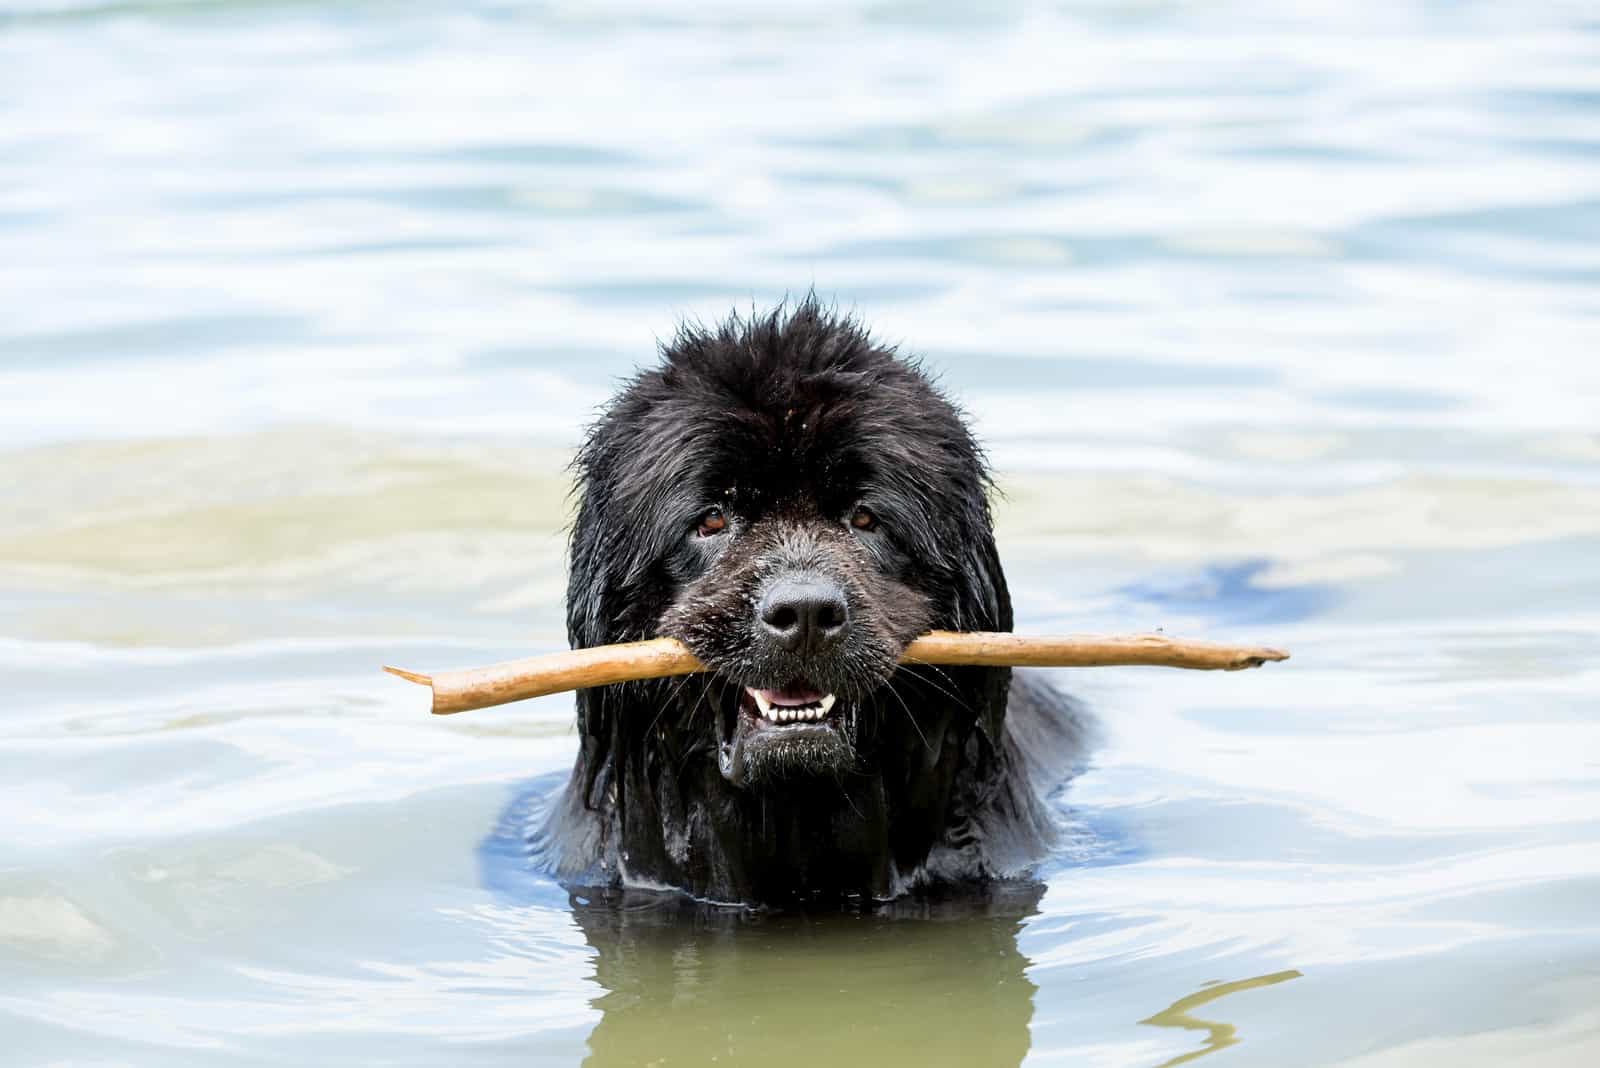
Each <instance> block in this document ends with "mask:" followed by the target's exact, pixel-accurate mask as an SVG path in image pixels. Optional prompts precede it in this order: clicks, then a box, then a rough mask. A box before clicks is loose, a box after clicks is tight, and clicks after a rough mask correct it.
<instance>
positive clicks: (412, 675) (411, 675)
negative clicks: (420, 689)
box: [383, 664, 433, 686]
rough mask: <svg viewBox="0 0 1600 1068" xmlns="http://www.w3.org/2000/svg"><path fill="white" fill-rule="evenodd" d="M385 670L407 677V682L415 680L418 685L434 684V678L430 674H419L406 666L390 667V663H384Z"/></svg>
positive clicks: (399, 676)
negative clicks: (408, 669)
mask: <svg viewBox="0 0 1600 1068" xmlns="http://www.w3.org/2000/svg"><path fill="white" fill-rule="evenodd" d="M383 670H385V671H387V672H388V673H389V674H391V675H394V676H397V677H398V678H402V679H405V680H406V681H407V682H414V683H416V684H417V685H418V686H432V685H433V679H432V678H431V677H430V676H428V675H419V674H417V673H416V672H415V671H407V670H406V669H405V668H397V667H390V666H389V665H388V664H385V665H383Z"/></svg>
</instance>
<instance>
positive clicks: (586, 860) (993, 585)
mask: <svg viewBox="0 0 1600 1068" xmlns="http://www.w3.org/2000/svg"><path fill="white" fill-rule="evenodd" d="M575 466H576V470H577V475H578V492H579V494H580V495H581V501H580V504H579V508H578V513H577V518H576V523H575V526H574V528H573V532H572V546H571V571H570V577H569V586H568V592H567V626H568V634H569V637H570V639H571V642H572V644H573V645H574V646H592V645H605V644H608V643H612V642H626V641H635V640H638V639H642V638H651V637H657V636H660V635H670V636H673V637H676V638H679V639H681V640H682V641H684V642H685V643H687V644H688V646H689V647H690V648H691V649H693V650H694V652H695V654H696V655H697V656H699V657H700V659H701V660H702V661H704V662H705V663H706V665H707V666H708V667H709V669H710V670H709V671H708V672H707V673H705V674H702V675H693V676H687V677H682V678H677V679H663V680H654V681H647V682H635V683H627V684H623V685H617V686H609V687H603V688H597V689H591V690H584V691H580V692H579V694H578V698H577V701H578V732H579V736H580V748H579V753H578V758H577V765H576V767H575V768H574V769H573V772H572V778H571V780H570V782H568V784H567V785H566V787H565V789H564V790H563V791H562V793H561V794H560V796H559V797H557V798H555V799H554V800H553V802H552V803H551V806H550V807H549V808H548V809H547V810H546V812H545V813H544V815H543V816H542V817H541V818H540V820H539V821H538V825H537V826H536V827H535V828H534V833H533V841H534V845H535V848H536V852H537V853H539V854H540V855H541V856H542V857H543V859H544V861H545V863H546V864H547V866H548V867H549V868H550V869H551V870H552V871H553V874H554V875H555V876H556V877H557V878H558V879H559V880H560V881H561V882H562V883H564V884H565V885H567V886H569V887H591V888H602V887H619V886H623V887H650V888H658V889H676V890H681V891H686V892H687V893H688V894H690V895H692V896H694V897H696V898H700V899H702V900H708V901H718V902H744V903H764V904H782V903H786V902H787V903H794V902H803V901H813V900H818V899H828V900H840V901H848V900H857V901H869V900H884V899H888V898H893V897H896V896H898V895H900V894H903V893H906V892H908V891H913V890H921V889H928V888H934V887H940V886H946V885H949V884H953V883H972V882H982V881H986V880H991V879H996V878H1005V877H1008V876H1014V875H1019V874H1022V873H1023V872H1025V870H1026V869H1027V867H1028V866H1029V865H1030V864H1032V863H1034V862H1035V861H1037V860H1039V859H1040V857H1041V856H1043V855H1044V853H1045V852H1046V851H1047V850H1048V849H1049V847H1050V845H1051V843H1052V841H1053V840H1054V838H1055V834H1056V831H1057V828H1056V823H1055V819H1054V817H1053V816H1052V813H1051V810H1050V808H1049V806H1048V805H1047V804H1046V802H1045V795H1046V794H1048V793H1049V792H1050V791H1051V790H1053V789H1054V788H1055V787H1057V786H1058V785H1059V784H1060V783H1061V782H1062V781H1063V780H1064V779H1065V777H1066V776H1067V775H1068V774H1069V772H1070V769H1071V767H1072V765H1073V764H1074V763H1075V762H1076V761H1077V760H1078V759H1079V757H1080V756H1081V753H1082V743H1083V735H1084V729H1085V728H1084V724H1085V720H1084V719H1083V717H1082V716H1081V715H1080V714H1079V712H1078V711H1077V710H1076V708H1075V707H1074V706H1073V705H1072V704H1071V703H1070V702H1069V701H1067V700H1066V699H1065V698H1062V697H1060V696H1058V695H1056V694H1054V693H1052V692H1051V691H1050V690H1049V689H1048V688H1047V687H1045V686H1043V685H1042V684H1041V683H1039V682H1037V681H1033V680H1030V679H1028V678H1027V677H1026V676H1022V675H1019V676H1017V677H1013V675H1012V673H1011V671H1009V670H1008V669H1003V668H966V667H962V668H945V669H941V668H935V667H931V666H916V667H911V666H902V665H900V664H899V663H898V659H899V656H900V653H901V651H902V650H903V649H904V648H905V646H906V645H907V643H909V642H910V641H911V640H912V639H913V638H915V637H916V636H917V635H918V634H920V633H922V632H923V631H926V630H928V629H930V628H945V629H950V630H1010V629H1011V598H1010V595H1009V593H1008V592H1007V590H1006V580H1005V575H1004V573H1003V572H1002V571H1001V568H1000V560H999V557H998V556H997V555H996V552H995V543H994V533H993V530H992V526H991V522H990V515H989V504H988V497H987V494H988V491H989V489H990V484H989V477H988V473H987V471H986V469H985V466H984V460H983V455H982V453H981V451H980V449H979V447H978V445H977V444H976V443H975V442H974V441H973V438H972V435H971V433H970V432H969V430H968V428H967V426H966V423H965V422H964V421H963V418H962V415H961V413H960V412H959V411H958V410H957V409H956V408H955V407H953V406H952V405H951V403H950V402H949V401H948V400H946V399H945V397H944V396H943V395H942V394H941V393H940V392H939V390H938V389H936V388H935V387H934V385H933V384H932V383H931V382H930V381H929V379H928V377H927V376H926V375H925V374H924V373H923V372H922V371H921V370H920V369H919V367H918V366H917V365H916V364H915V363H913V362H910V361H907V360H904V359H901V358H899V357H898V356H896V354H895V352H894V351H893V350H892V349H890V348H887V347H885V346H883V345H880V344H878V343H876V342H875V341H873V340H872V338H871V337H869V336H868V334H867V332H866V331H865V330H864V329H863V328H862V327H861V326H860V325H858V324H857V323H856V322H854V321H852V320H851V319H849V318H847V317H843V316H840V315H837V314H835V313H833V312H831V311H830V310H828V309H826V308H823V307H821V306H819V305H818V303H817V302H816V300H815V299H814V298H808V299H806V300H804V301H802V302H801V303H799V304H798V305H797V306H795V307H794V308H792V309H788V310H786V309H782V308H780V309H779V310H777V311H775V312H772V313H771V314H768V315H764V316H752V317H751V318H750V319H748V320H746V319H742V318H739V317H737V316H736V317H734V318H732V319H730V320H729V321H728V322H726V323H723V324H722V325H720V326H719V327H717V328H716V329H714V330H708V329H704V328H701V327H696V326H686V327H684V328H682V329H681V330H680V331H679V333H678V335H677V336H676V337H675V338H674V339H673V340H672V342H671V343H670V344H668V345H666V346H664V351H663V353H662V361H661V365H660V366H659V367H657V368H654V369H652V370H647V371H644V372H642V373H640V374H639V375H638V376H637V377H635V378H634V379H632V381H631V382H629V383H628V384H627V385H626V386H625V387H624V388H623V389H622V391H621V393H620V394H619V395H618V396H617V397H616V398H615V400H614V401H613V402H612V403H611V405H610V406H609V407H608V408H607V410H606V411H605V412H604V413H603V414H602V416H601V417H600V419H599V421H598V422H597V423H596V424H595V425H594V427H593V428H592V430H591V432H590V435H589V438H588V441H587V443H586V444H585V445H584V447H583V449H582V451H581V453H580V454H579V456H578V459H577V461H576V465H575Z"/></svg>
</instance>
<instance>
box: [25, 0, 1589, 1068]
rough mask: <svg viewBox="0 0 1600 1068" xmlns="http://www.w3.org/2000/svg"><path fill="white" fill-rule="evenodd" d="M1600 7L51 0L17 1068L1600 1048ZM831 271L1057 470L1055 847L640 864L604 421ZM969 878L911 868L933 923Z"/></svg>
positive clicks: (1033, 541) (41, 147) (1026, 517)
mask: <svg viewBox="0 0 1600 1068" xmlns="http://www.w3.org/2000/svg"><path fill="white" fill-rule="evenodd" d="M1597 61H1600V22H1597V21H1596V19H1595V16H1594V12H1593V9H1592V7H1590V6H1589V5H1584V4H1576V3H1575V4H1570V5H1558V4H1518V5H1504V4H1501V5H1490V4H1482V5H1474V4H1463V5H1456V4H1421V5H1408V4H1398V5H1397V4H1383V5H1367V6H1366V7H1365V8H1364V9H1360V10H1357V9H1355V8H1354V7H1352V6H1351V5H1345V4H1326V5H1321V4H1315V3H1306V4H1295V5H1278V4H1264V3H1263V4H1259V5H1256V4H1248V3H1241V4H1229V5H1215V4H1183V3H1159V4H1128V5H1123V4H1104V3H1102V4H1087V5H1070V6H1067V5H1063V6H1059V7H1044V6H1035V5H1020V4H1018V5H1012V4H994V5H986V6H984V7H983V8H982V10H981V11H980V10H976V9H974V8H969V7H967V6H964V5H945V4H940V3H917V2H911V3H878V4H873V3H862V2H846V0H837V2H833V3H829V4H826V5H794V6H791V7H784V8H778V7H776V6H775V5H759V6H758V5H750V6H742V5H732V4H721V5H710V6H708V5H704V4H701V5H684V6H669V5H665V4H646V3H642V2H640V3H634V4H628V3H617V4H599V5H596V4H582V5H579V4H570V5H564V4H548V5H535V6H518V5H511V4H490V3H476V4H453V5H444V4H438V5H434V4H420V3H417V4H399V3H393V4H377V3H372V4H363V3H343V4H308V3H228V4H222V3H218V4H211V3H198V2H175V3H163V2H159V0H150V2H142V3H137V2H110V0H108V2H105V3H95V2H92V0H60V2H52V0H21V2H13V0H7V2H4V3H0V252H3V254H0V397H4V398H5V400H6V403H5V404H4V406H3V409H0V411H3V414H0V471H3V472H4V475H5V477H4V479H3V481H0V668H3V671H4V677H5V679H6V683H7V688H8V691H9V700H8V701H7V711H6V713H4V715H3V716H0V812H4V814H5V824H4V827H5V830H4V832H3V834H0V1049H3V1050H4V1051H5V1052H4V1054H3V1055H0V1060H4V1061H5V1062H6V1063H8V1064H9V1063H18V1064H43V1063H52V1064H57V1063H62V1064H64V1063H71V1064H122V1063H137V1064H141V1065H144V1064H169V1063H173V1064H179V1063H240V1064H249V1063H271V1064H283V1063H328V1062H334V1061H350V1062H360V1063H371V1062H374V1061H385V1062H389V1063H418V1064H436V1063H452V1064H456V1063H463V1064H464V1063H472V1064H476V1063H502V1062H503V1063H513V1062H514V1063H517V1064H521V1065H525V1064H529V1063H538V1064H544V1063H548V1064H574V1063H578V1062H579V1061H581V1060H583V1059H584V1058H585V1057H588V1058H589V1063H590V1064H592V1065H597V1066H598V1065H608V1064H617V1065H635V1064H641V1063H657V1064H682V1063H703V1062H706V1061H708V1060H709V1059H710V1057H712V1056H717V1057H719V1058H720V1060H719V1061H718V1063H767V1064H773V1065H782V1064H815V1063H884V1064H902V1063H903V1064H976V1063H991V1064H1015V1063H1017V1062H1019V1061H1024V1060H1025V1061H1026V1063H1029V1064H1037V1065H1042V1064H1050V1063H1070V1064H1082V1065H1093V1066H1120V1065H1133V1066H1149V1068H1154V1066H1157V1065H1163V1064H1165V1065H1172V1064H1177V1063H1191V1062H1192V1059H1193V1058H1202V1059H1206V1060H1205V1063H1206V1064H1208V1065H1210V1064H1216V1065H1223V1064H1234V1065H1254V1064H1261V1065H1281V1064H1297V1065H1331V1064H1352V1065H1361V1066H1363V1068H1376V1066H1386V1065H1415V1064H1427V1063H1449V1064H1452V1065H1501V1064H1508V1063H1516V1064H1519V1065H1520V1064H1525V1065H1538V1066H1548V1065H1580V1064H1593V1063H1597V1062H1600V1013H1597V1010H1596V1008H1595V1005H1596V1003H1597V995H1600V910H1597V908H1596V905H1595V902H1596V900H1600V788H1597V784H1600V709H1597V702H1596V696H1597V693H1600V668H1597V667H1596V664H1597V655H1596V654H1597V653H1600V640H1597V637H1596V635H1597V625H1600V435H1597V433H1596V430H1597V420H1596V416H1597V415H1600V360H1597V359H1596V357H1595V355H1594V354H1595V352H1596V351H1597V350H1600V288H1597V285H1596V283H1597V282H1600V62H1597ZM812 285H815V286H816V288H817V289H818V290H819V292H821V293H822V294H823V295H824V296H827V297H830V298H833V299H837V300H838V301H839V302H840V303H841V304H842V305H843V306H846V307H853V308H856V309H858V310H859V311H860V312H861V313H862V314H863V316H865V317H866V318H867V319H868V320H869V321H870V322H871V323H872V324H874V326H875V327H876V329H877V330H878V331H879V332H880V333H881V335H882V336H884V337H886V338H889V339H891V340H895V341H899V342H902V343H903V344H904V345H905V346H906V347H907V348H908V350H911V351H914V352H917V353H920V354H922V355H924V356H925V357H926V359H927V361H928V363H929V365H930V366H931V367H932V368H934V369H936V370H937V371H939V372H940V373H941V374H942V375H943V378H944V381H945V383H946V384H947V385H948V387H949V388H950V389H951V390H952V391H954V392H955V393H956V394H958V395H959V396H960V398H961V399H962V400H963V402H964V403H965V404H966V405H967V407H968V408H969V410H970V411H971V413H972V415H973V417H974V419H975V421H976V423H977V426H978V428H979V430H980V432H981V433H982V434H983V435H984V437H985V438H986V439H987V440H988V442H989V444H990V446H991V451H992V455H993V458H994V460H995V462H996V464H997V465H998V467H999V468H1000V470H1001V472H1002V483H1003V485H1004V488H1005V489H1006V491H1007V497H1006V499H1005V500H1004V501H1003V502H1001V503H1000V505H999V523H1000V534H1001V547H1002V552H1003V555H1004V557H1005V560H1006V563H1007V566H1008V569H1009V572H1010V576H1011V583H1012V588H1013V590H1014V592H1015V595H1016V600H1017V604H1018V610H1019V617H1020V618H1019V625H1020V626H1021V628H1022V629H1027V630H1034V631H1045V630H1057V629H1113V630H1129V629H1135V628H1145V627H1155V626H1163V627H1165V628H1167V629H1168V630H1169V631H1172V632H1176V633H1188V634H1194V635H1203V636H1211V637H1217V638H1230V637H1236V638H1243V639H1261V640H1269V641H1274V642H1281V643H1283V644H1285V645H1287V646H1288V647H1290V648H1291V649H1292V650H1293V651H1294V654H1295V659H1294V660H1293V661H1291V662H1290V663H1289V664H1287V665H1281V666H1277V667H1272V668H1269V669H1266V670H1263V671H1259V672H1251V673H1247V674H1244V675H1233V676H1221V677H1212V676H1204V675H1195V674H1189V673H1180V672H1163V671H1155V670H1138V669H1118V670H1105V671H1097V672H1080V673H1077V674H1073V675H1070V676H1068V675H1067V674H1066V673H1062V675H1061V677H1060V681H1061V682H1062V683H1063V685H1066V686H1068V687H1069V688H1071V689H1072V690H1074V691H1075V692H1077V693H1078V694H1080V695H1081V696H1083V697H1085V698H1087V699H1088V700H1089V701H1090V702H1091V703H1092V705H1093V706H1094V708H1096V709H1097V710H1098V712H1099V713H1100V715H1101V716H1102V717H1103V719H1104V721H1105V725H1106V730H1107V735H1108V737H1107V742H1106V745H1105V746H1104V747H1103V748H1102V749H1101V750H1100V751H1099V753H1098V754H1097V757H1096V760H1095V764H1094V766H1093V768H1092V769H1091V770H1090V771H1089V772H1088V773H1087V774H1086V775H1085V776H1084V777H1083V778H1082V779H1080V780H1079V781H1078V782H1077V783H1076V784H1075V785H1074V786H1073V788H1072V790H1071V792H1070V793H1069V794H1068V795H1067V798H1066V803H1067V804H1069V805H1070V806H1071V813H1072V818H1073V819H1074V820H1075V823H1076V825H1077V826H1078V828H1079V830H1080V834H1079V836H1078V838H1077V839H1076V843H1077V844H1076V845H1075V846H1074V849H1073V850H1071V851H1070V852H1069V853H1068V854H1066V855H1064V856H1062V857H1060V858H1058V859H1057V860H1056V861H1054V862H1052V863H1051V864H1049V865H1047V866H1046V868H1045V869H1044V870H1043V871H1042V872H1041V878H1042V882H1041V884H1040V885H1038V886H1035V887H1032V888H1027V887H1021V888H1014V889H1013V891H1012V892H1009V893H1007V894H1005V895H1001V896H1000V897H998V898H997V899H996V900H992V901H989V902H986V903H981V904H973V903H965V904H961V903H951V904H949V905H947V906H944V907H941V908H937V909H932V910H929V911H930V914H929V915H922V916H915V915H912V916H908V915H899V914H896V915H889V916H882V917H873V916H836V917H788V918H784V917H739V916H731V917H730V916H720V917H719V916H711V917H707V916H698V917H695V916H691V917H683V916H679V915H677V914H675V913H670V912H669V913H668V914H663V913H662V912H661V911H660V910H659V909H655V910H652V909H632V910H629V911H627V912H619V911H617V910H615V909H610V908H607V907H605V906H604V904H603V903H588V904H584V903H581V902H571V901H569V900H568V899H567V897H566V895H565V894H563V893H561V892H560V891H559V890H558V889H556V888H554V887H551V886H549V885H548V884H544V883H541V882H540V881H538V880H537V879H534V878H532V877H530V876H529V875H528V873H527V872H526V871H525V870H523V867H522V866H521V865H520V864H519V863H518V858H517V857H516V855H515V854H514V852H512V851H510V850H508V849H507V848H506V842H507V839H506V837H505V836H504V834H503V833H500V832H497V830H496V828H497V827H498V826H500V821H501V820H502V816H503V815H504V814H505V813H506V811H507V809H508V806H515V805H516V804H517V803H519V799H525V798H526V796H527V794H528V791H529V789H530V786H529V784H530V782H531V781H533V780H535V779H536V778H537V777H539V776H547V775H549V774H551V773H555V772H559V770H560V769H562V768H564V767H565V766H567V765H568V763H569V761H570V759H571V754H572V752H573V748H574V739H573V736H572V734H571V731H570V728H569V719H570V705H569V702H568V701H567V700H564V699H561V698H551V699H546V700H541V701H536V702H532V703H530V704H526V705H522V706H515V707H508V708H503V709H499V710H494V711H486V712H481V713H474V714H469V715H463V716H459V717H455V718H452V719H448V720H433V719H430V718H429V717H427V716H426V715H425V714H423V712H422V709H421V707H420V700H421V699H420V697H419V694H418V693H417V692H416V691H414V690H413V689H412V688H410V687H407V686H405V685H403V684H401V683H399V682H396V681H395V680H393V679H390V678H387V677H385V676H382V675H380V674H379V673H378V672H377V666H378V665H379V664H380V663H382V662H385V661H388V662H399V663H402V664H404V665H406V666H411V667H416V668H422V669H426V668H429V667H439V666H453V665H458V664H466V663H473V662H482V661H486V660H490V659H495V658H499V657H502V656H509V655H513V654H518V653H523V652H526V651H528V650H531V649H538V648H548V647H553V646H555V645H557V644H559V643H560V642H561V640H562V633H561V624H560V601H561V592H562V588H563V575H562V564H561V555H560V554H561V545H562V533H561V530H562V526H563V524H564V523H565V522H566V519H567V515H568V513H567V503H566V500H565V498H564V494H565V492H566V482H565V478H564V475H563V472H562V465H563V463H564V460H565V457H566V456H567V454H568V453H569V451H570V449H571V448H572V446H573V444H574V442H575V441H576V439H577V435H578V432H579V429H580V427H581V426H582V424H583V422H584V421H585V419H586V418H587V417H588V414H589V413H590V412H591V411H592V409H593V406H594V405H596V404H597V403H599V402H600V401H601V400H602V399H603V398H604V397H605V396H606V394H607V393H608V391H609V390H610V388H611V385H612V383H613V380H614V379H615V377H616V376H618V375H621V374H624V373H626V372H627V371H628V369H629V368H631V367H632V366H634V365H635V364H636V363H638V362H640V361H646V360H648V359H649V358H650V355H651V348H652V343H653V338H655V337H657V336H662V335H665V334H666V333H668V332H669V331H670V330H671V328H672V325H673V323H674V321H675V320H676V319H678V318H680V317H685V316H698V317H702V318H707V319H709V318H714V317H716V316H719V315H721V314H722V313H723V312H725V311H726V310H727V309H728V308H729V307H730V306H739V307H744V308H748V307H749V306H750V305H751V304H752V303H756V304H758V305H764V304H766V303H767V302H769V301H771V300H773V299H776V298H778V297H781V296H782V295H783V294H784V293H785V292H797V291H802V290H804V289H805V288H806V287H808V286H812ZM900 911H901V912H904V911H908V910H900Z"/></svg>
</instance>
